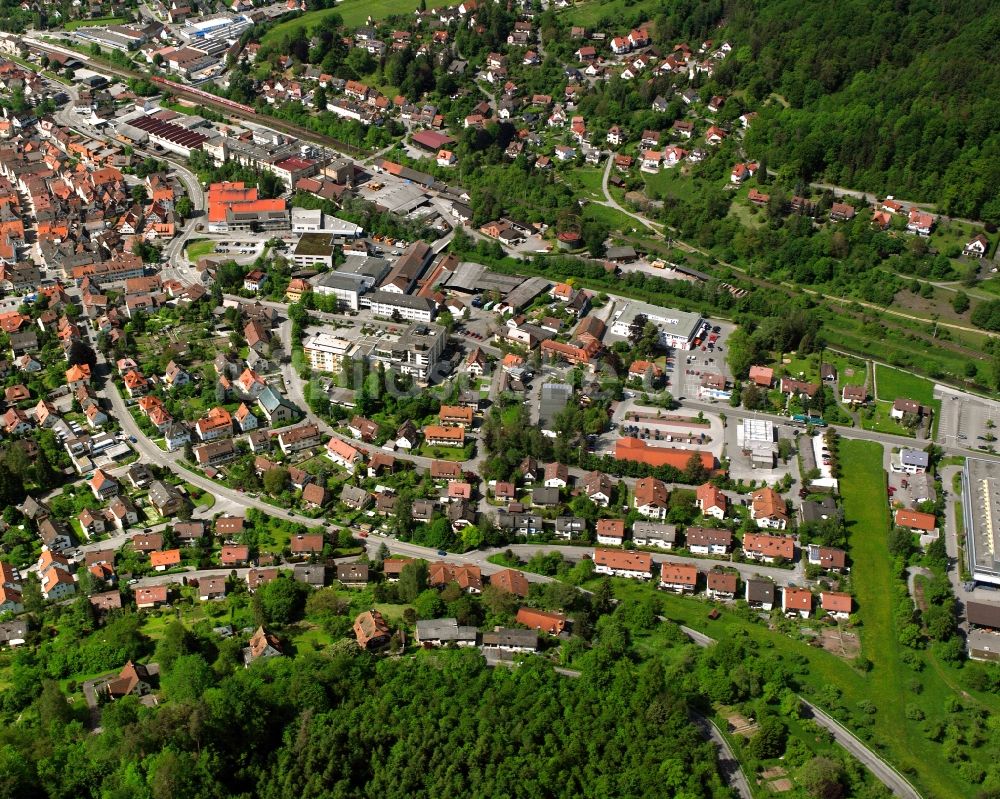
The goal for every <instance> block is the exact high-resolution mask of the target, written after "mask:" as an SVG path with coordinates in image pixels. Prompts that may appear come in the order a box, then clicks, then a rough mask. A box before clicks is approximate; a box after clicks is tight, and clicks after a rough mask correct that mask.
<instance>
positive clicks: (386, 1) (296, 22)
mask: <svg viewBox="0 0 1000 799" xmlns="http://www.w3.org/2000/svg"><path fill="white" fill-rule="evenodd" d="M446 5H448V2H446V0H428V2H427V7H428V8H437V7H438V6H446ZM419 6H420V0H344V2H342V3H340V4H338V5H337V6H336V7H334V8H323V9H320V10H319V11H308V12H306V13H305V14H303V15H302V16H301V17H297V18H296V19H292V20H289V21H288V22H282V23H281V24H280V25H275V26H274V27H273V28H272V29H271V30H269V31H268V32H267V34H266V35H265V36H264V39H263V40H262V42H261V43H262V44H263V45H265V46H266V45H268V44H270V43H274V42H277V41H281V40H282V39H283V38H284V37H285V36H294V35H295V34H296V33H297V32H298V31H299V30H305V31H308V30H311V29H312V28H313V27H315V26H316V25H317V24H318V23H320V22H322V21H323V20H324V19H325V18H327V17H330V16H333V15H335V14H336V15H339V16H340V17H342V18H343V20H344V25H345V26H347V27H348V28H356V27H357V26H358V25H364V24H365V20H367V19H368V17H369V16H370V17H372V19H385V18H386V17H391V16H393V15H394V14H410V13H412V12H413V11H415V10H416V9H417V8H418V7H419Z"/></svg>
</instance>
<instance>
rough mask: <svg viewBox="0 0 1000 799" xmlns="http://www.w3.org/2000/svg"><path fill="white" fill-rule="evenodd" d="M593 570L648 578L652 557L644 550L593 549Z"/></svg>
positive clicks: (622, 575) (598, 572)
mask: <svg viewBox="0 0 1000 799" xmlns="http://www.w3.org/2000/svg"><path fill="white" fill-rule="evenodd" d="M594 571H595V572H596V573H597V574H610V575H613V576H615V577H630V578H633V579H640V580H648V579H649V578H651V577H652V576H653V558H652V556H651V555H649V554H648V553H646V552H629V551H626V550H622V549H595V550H594Z"/></svg>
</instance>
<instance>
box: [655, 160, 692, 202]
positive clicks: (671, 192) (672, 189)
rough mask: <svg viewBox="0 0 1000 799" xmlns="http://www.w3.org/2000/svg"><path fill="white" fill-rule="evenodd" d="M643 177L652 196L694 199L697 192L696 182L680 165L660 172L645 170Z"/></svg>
mask: <svg viewBox="0 0 1000 799" xmlns="http://www.w3.org/2000/svg"><path fill="white" fill-rule="evenodd" d="M641 174H642V179H643V180H644V181H645V183H646V189H647V192H646V193H647V194H648V195H649V196H650V197H653V198H654V199H655V198H663V197H675V198H677V199H678V200H693V199H694V198H695V195H696V194H697V188H696V186H695V183H694V181H693V180H691V179H690V178H687V177H685V176H684V174H683V172H682V171H681V169H680V168H679V167H675V168H674V169H661V170H660V171H659V172H656V173H655V174H654V173H649V172H643V173H641Z"/></svg>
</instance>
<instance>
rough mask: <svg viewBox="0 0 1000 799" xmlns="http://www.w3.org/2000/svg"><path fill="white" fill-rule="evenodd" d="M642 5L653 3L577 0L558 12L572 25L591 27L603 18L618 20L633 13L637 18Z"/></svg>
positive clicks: (627, 0) (632, 0) (630, 0)
mask: <svg viewBox="0 0 1000 799" xmlns="http://www.w3.org/2000/svg"><path fill="white" fill-rule="evenodd" d="M644 5H649V6H651V5H653V4H652V3H648V2H647V3H643V2H642V0H639V2H635V0H579V1H578V2H577V3H576V5H573V6H570V7H569V8H567V9H565V10H563V11H562V12H560V13H561V14H562V15H563V17H565V19H566V21H567V22H568V23H570V24H572V25H583V26H585V27H591V26H594V25H596V24H597V23H599V22H601V21H602V20H605V19H607V20H615V21H616V22H620V21H621V20H622V19H627V18H629V17H631V16H633V15H635V16H636V19H638V13H639V12H640V11H641V10H642V7H643V6H644Z"/></svg>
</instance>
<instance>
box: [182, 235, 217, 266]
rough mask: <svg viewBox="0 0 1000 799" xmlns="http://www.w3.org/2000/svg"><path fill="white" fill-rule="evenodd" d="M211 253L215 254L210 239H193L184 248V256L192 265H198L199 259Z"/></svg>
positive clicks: (213, 243) (213, 244)
mask: <svg viewBox="0 0 1000 799" xmlns="http://www.w3.org/2000/svg"><path fill="white" fill-rule="evenodd" d="M213 252H215V242H214V241H212V240H211V239H195V240H194V241H192V242H191V243H190V244H188V246H187V247H185V248H184V255H185V256H187V259H188V260H189V261H190V262H191V263H193V264H195V263H198V259H199V258H204V257H205V256H206V255H211V254H212V253H213Z"/></svg>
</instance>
